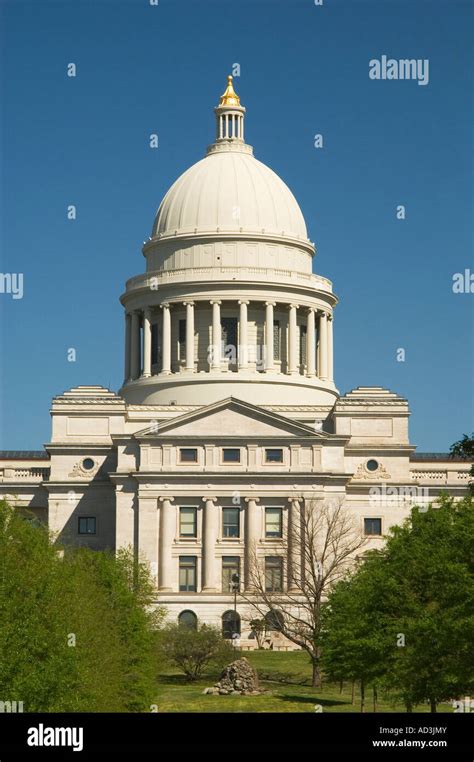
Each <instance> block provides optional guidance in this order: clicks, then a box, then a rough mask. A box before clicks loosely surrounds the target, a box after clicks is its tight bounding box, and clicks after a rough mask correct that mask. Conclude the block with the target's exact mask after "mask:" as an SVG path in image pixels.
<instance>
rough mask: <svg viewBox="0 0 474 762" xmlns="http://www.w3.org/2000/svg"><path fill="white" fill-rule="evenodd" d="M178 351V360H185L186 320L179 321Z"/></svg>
mask: <svg viewBox="0 0 474 762" xmlns="http://www.w3.org/2000/svg"><path fill="white" fill-rule="evenodd" d="M178 331H179V333H178V350H179V359H180V360H185V359H186V320H180V321H179V323H178Z"/></svg>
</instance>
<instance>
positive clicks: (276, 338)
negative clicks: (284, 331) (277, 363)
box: [273, 320, 281, 360]
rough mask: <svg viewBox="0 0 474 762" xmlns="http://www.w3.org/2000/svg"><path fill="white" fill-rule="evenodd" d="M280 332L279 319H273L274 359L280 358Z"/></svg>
mask: <svg viewBox="0 0 474 762" xmlns="http://www.w3.org/2000/svg"><path fill="white" fill-rule="evenodd" d="M280 337H281V332H280V321H279V320H274V321H273V357H274V358H275V360H281V349H280V347H281V338H280Z"/></svg>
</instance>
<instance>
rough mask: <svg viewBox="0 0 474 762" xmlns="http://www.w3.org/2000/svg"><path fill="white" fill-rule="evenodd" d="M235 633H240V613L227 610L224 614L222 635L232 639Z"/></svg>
mask: <svg viewBox="0 0 474 762" xmlns="http://www.w3.org/2000/svg"><path fill="white" fill-rule="evenodd" d="M233 635H240V615H239V614H238V613H237V611H225V612H224V613H223V614H222V637H223V638H226V640H230V639H231V638H232V636H233Z"/></svg>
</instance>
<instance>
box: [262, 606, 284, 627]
mask: <svg viewBox="0 0 474 762" xmlns="http://www.w3.org/2000/svg"><path fill="white" fill-rule="evenodd" d="M284 621H285V620H284V619H283V614H282V613H281V611H277V610H276V609H270V611H269V612H268V613H267V614H265V627H266V629H267V632H271V631H276V632H281V630H282V629H283V624H284Z"/></svg>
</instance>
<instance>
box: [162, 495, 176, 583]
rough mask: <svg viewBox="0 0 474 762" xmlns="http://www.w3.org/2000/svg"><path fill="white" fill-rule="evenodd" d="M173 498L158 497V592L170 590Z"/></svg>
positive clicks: (174, 525)
mask: <svg viewBox="0 0 474 762" xmlns="http://www.w3.org/2000/svg"><path fill="white" fill-rule="evenodd" d="M173 500H174V497H160V498H159V501H160V503H161V507H160V542H159V545H160V548H159V553H158V585H159V589H160V590H171V589H172V584H171V581H172V563H173V557H172V553H171V550H172V547H173V541H174V539H175V531H176V520H175V507H174V506H173V505H172V502H173Z"/></svg>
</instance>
